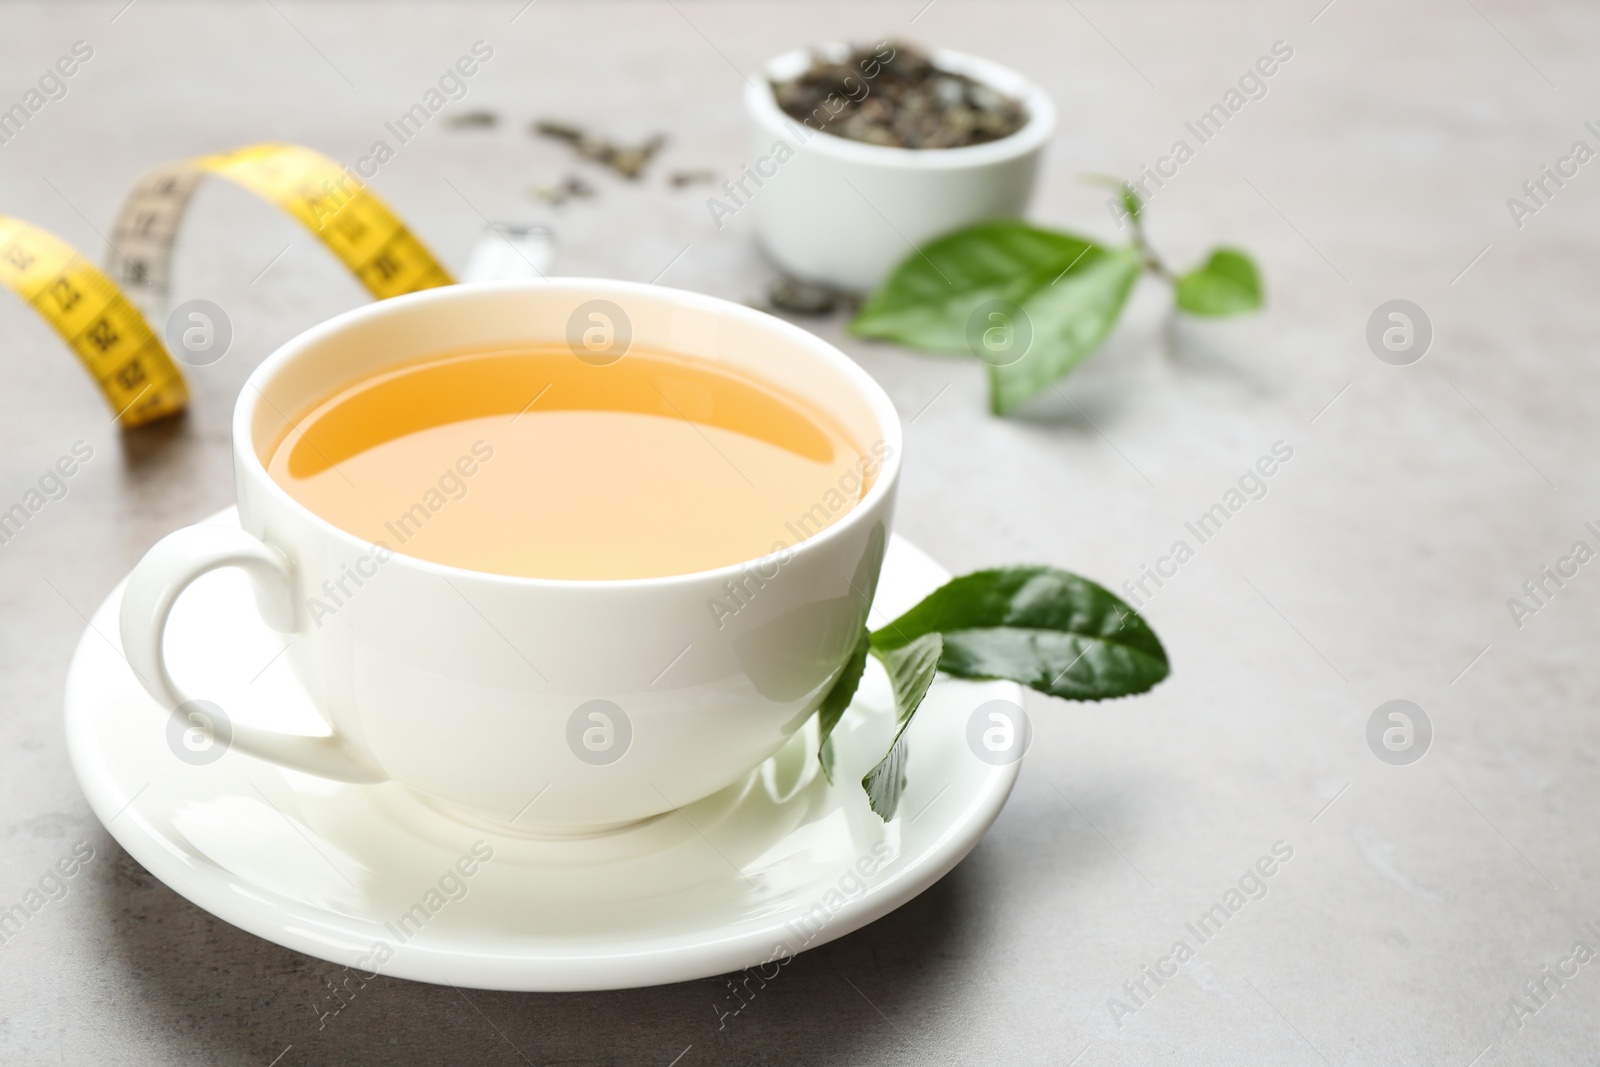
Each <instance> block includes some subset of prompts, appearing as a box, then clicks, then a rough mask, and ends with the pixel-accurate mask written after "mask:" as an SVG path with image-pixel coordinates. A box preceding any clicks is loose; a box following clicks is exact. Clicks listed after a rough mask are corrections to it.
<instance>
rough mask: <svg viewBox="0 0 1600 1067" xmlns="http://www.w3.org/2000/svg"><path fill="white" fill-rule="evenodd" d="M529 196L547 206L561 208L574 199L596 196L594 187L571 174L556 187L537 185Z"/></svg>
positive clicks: (530, 191)
mask: <svg viewBox="0 0 1600 1067" xmlns="http://www.w3.org/2000/svg"><path fill="white" fill-rule="evenodd" d="M528 195H529V196H531V197H533V198H534V199H535V200H543V201H544V202H545V203H547V204H551V205H553V206H557V207H559V206H560V205H562V204H565V203H566V202H567V201H568V200H572V199H575V198H577V199H587V198H588V197H591V196H593V195H594V186H592V185H590V184H589V183H588V182H586V181H584V180H583V179H582V178H580V177H578V176H577V175H576V174H569V175H567V176H566V177H565V178H563V179H561V181H559V182H557V183H556V184H555V185H535V186H533V187H532V188H531V189H529V190H528Z"/></svg>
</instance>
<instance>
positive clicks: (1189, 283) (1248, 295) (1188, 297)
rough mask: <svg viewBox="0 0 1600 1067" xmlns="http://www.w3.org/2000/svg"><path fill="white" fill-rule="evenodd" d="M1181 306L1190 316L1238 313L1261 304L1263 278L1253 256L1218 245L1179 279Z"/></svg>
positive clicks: (1178, 295)
mask: <svg viewBox="0 0 1600 1067" xmlns="http://www.w3.org/2000/svg"><path fill="white" fill-rule="evenodd" d="M1177 299H1178V307H1180V308H1182V309H1183V310H1184V311H1187V312H1189V313H1190V314H1191V315H1238V314H1241V313H1243V312H1246V311H1254V310H1256V309H1257V308H1259V307H1260V306H1261V277H1260V275H1258V274H1257V273H1256V265H1255V263H1254V262H1252V261H1251V259H1250V257H1249V256H1247V255H1246V254H1245V253H1243V252H1241V251H1239V250H1238V249H1236V248H1219V249H1217V250H1216V251H1214V252H1212V253H1211V258H1210V259H1208V260H1206V261H1205V263H1204V264H1203V265H1202V266H1199V267H1196V268H1195V269H1194V270H1192V271H1190V272H1189V273H1188V274H1185V275H1184V276H1183V277H1181V278H1179V279H1178V291H1177Z"/></svg>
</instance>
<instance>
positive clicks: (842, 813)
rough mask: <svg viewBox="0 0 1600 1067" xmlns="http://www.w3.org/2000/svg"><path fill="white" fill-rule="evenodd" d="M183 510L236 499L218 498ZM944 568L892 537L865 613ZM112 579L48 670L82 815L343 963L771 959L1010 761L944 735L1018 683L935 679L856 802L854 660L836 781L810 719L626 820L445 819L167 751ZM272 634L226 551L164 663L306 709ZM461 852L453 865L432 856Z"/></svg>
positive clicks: (915, 847) (296, 716) (197, 893)
mask: <svg viewBox="0 0 1600 1067" xmlns="http://www.w3.org/2000/svg"><path fill="white" fill-rule="evenodd" d="M207 521H210V522H230V523H231V522H237V517H236V515H235V513H234V512H233V510H232V509H229V510H228V511H226V512H223V513H221V514H219V515H217V516H215V517H213V518H212V519H210V520H207ZM948 578H949V575H948V574H947V573H946V572H945V571H944V570H942V569H941V568H940V567H939V566H938V564H936V563H934V562H933V561H932V560H931V559H929V558H928V557H927V556H926V555H924V554H923V553H922V552H921V551H919V550H918V549H916V548H914V547H912V546H911V545H910V544H908V543H906V542H905V541H903V540H901V539H900V538H898V537H897V538H895V539H894V540H893V541H892V542H891V544H890V547H889V552H888V557H887V560H886V561H885V563H884V568H883V577H882V580H881V582H880V585H879V589H878V595H877V600H876V602H875V604H874V610H873V616H872V621H873V624H874V625H882V624H883V622H884V621H885V620H886V619H890V618H894V617H896V616H897V615H899V614H900V613H901V612H903V611H904V610H906V609H907V608H909V607H911V606H912V605H913V604H914V603H916V602H917V601H918V600H920V599H921V598H922V597H923V596H925V595H927V594H928V593H929V592H931V591H932V590H933V589H935V588H936V587H937V586H939V585H940V584H941V583H943V582H944V581H946V580H947V579H948ZM121 598H122V587H121V586H120V585H119V586H118V587H117V589H115V590H114V591H113V592H112V594H111V596H110V597H108V598H107V599H106V601H105V603H103V604H101V605H100V608H99V610H98V611H96V612H95V615H94V619H93V621H92V622H91V624H90V628H89V630H88V631H86V632H85V634H84V636H83V639H82V641H80V642H79V645H78V649H77V652H76V653H75V655H74V657H73V661H72V668H71V670H70V672H69V674H68V677H67V690H66V726H67V745H68V748H69V750H70V752H71V756H72V765H73V768H74V770H75V771H76V772H77V775H78V782H79V784H80V785H81V786H82V787H83V791H84V794H85V795H86V796H87V797H88V799H89V803H90V805H91V806H92V807H93V808H94V811H95V814H96V815H98V816H99V818H100V821H101V822H103V823H105V825H106V828H107V829H108V830H110V832H111V834H112V836H114V837H115V838H116V839H117V841H118V842H120V843H121V845H122V846H123V847H124V848H125V849H127V850H128V852H129V853H130V854H132V856H133V857H134V858H135V859H136V860H138V861H139V862H140V863H141V864H143V865H144V866H145V868H146V869H148V870H149V871H150V872H151V873H152V874H154V875H155V876H156V877H157V878H159V879H161V880H162V881H163V882H165V883H166V884H167V885H168V886H170V887H172V888H173V889H174V890H176V891H177V892H178V893H180V894H182V895H183V896H185V897H187V898H188V899H189V900H191V901H193V902H194V903H195V904H197V905H199V906H200V907H202V908H204V909H205V910H207V911H209V912H211V913H212V914H213V915H216V916H218V917H219V918H221V919H225V920H227V921H228V922H230V923H233V924H234V925H236V926H239V927H241V928H243V929H245V930H248V931H250V932H251V933H253V934H256V935H258V936H260V937H264V938H266V939H267V940H269V941H274V942H276V943H278V944H280V945H285V946H287V947H289V948H292V949H296V950H298V951H300V952H305V953H308V954H310V955H312V956H317V957H320V958H322V959H325V960H331V961H332V962H334V963H339V964H344V965H347V966H352V967H359V968H360V969H361V971H362V973H363V974H366V973H368V972H369V971H373V970H376V971H381V972H382V973H384V974H387V975H393V976H398V977H402V978H411V979H416V980H418V981H424V982H438V983H445V984H451V985H461V986H468V987H476V988H482V989H507V990H537V991H568V990H592V989H617V988H626V987H631V986H645V985H656V984H659V983H664V982H677V981H685V980H688V979H694V978H703V977H707V976H711V975H717V974H723V973H727V972H730V971H736V970H740V969H743V968H748V967H754V966H758V965H762V964H766V965H768V967H769V968H770V967H776V966H781V961H783V960H784V959H786V958H787V957H789V956H792V955H793V954H794V953H796V952H798V951H800V950H802V949H804V948H810V947H814V946H816V945H820V944H822V943H824V942H826V941H830V940H832V939H834V938H836V937H839V936H841V935H843V934H847V933H849V932H850V931H852V930H856V929H858V928H860V927H862V926H864V925H866V924H867V923H869V922H872V921H873V920H874V919H877V918H879V917H880V916H882V915H885V914H887V913H888V912H890V911H892V910H893V909H895V908H897V907H899V906H900V905H901V904H904V903H905V902H906V901H908V900H910V899H911V898H912V897H914V896H916V895H917V894H918V893H920V892H922V891H923V890H924V889H926V888H928V887H929V886H930V885H932V884H933V883H934V882H936V881H937V880H938V879H939V878H941V877H942V876H943V875H944V874H945V873H946V872H948V871H949V870H950V869H951V868H952V867H954V866H955V865H956V864H957V863H958V862H960V860H961V858H962V857H963V856H965V855H966V854H967V853H968V852H969V851H970V850H971V849H972V847H973V846H974V845H976V844H977V843H978V839H979V838H980V837H982V836H983V833H984V831H986V830H987V829H988V828H989V825H990V824H991V823H992V822H993V821H994V819H995V817H996V816H997V815H998V814H999V813H1000V809H1001V807H1002V806H1003V805H1004V804H1005V801H1006V797H1007V796H1008V795H1009V794H1010V792H1011V786H1012V783H1013V782H1014V781H1015V780H1016V775H1017V765H1016V764H1012V765H1010V766H998V767H997V766H992V765H990V764H988V763H985V762H983V761H981V760H979V759H978V758H977V757H976V756H975V755H974V754H973V753H972V751H971V750H969V748H968V746H967V741H966V734H967V720H968V718H969V717H970V716H971V714H972V712H973V710H974V709H975V708H976V707H977V706H978V705H980V704H982V703H984V702H985V701H989V700H996V699H1005V700H1010V701H1013V702H1015V703H1017V704H1020V703H1021V702H1022V694H1021V690H1020V687H1018V686H1016V685H1013V684H1011V683H1009V682H982V683H978V682H963V681H958V680H956V679H952V678H945V677H941V678H940V679H939V680H938V681H936V682H935V683H934V685H933V688H932V689H930V690H929V692H928V697H927V700H926V702H925V703H924V704H923V706H922V710H921V711H920V712H919V713H918V715H917V718H916V721H915V722H914V723H913V724H912V726H911V728H910V731H909V734H908V736H909V741H910V759H909V763H908V767H907V776H908V779H909V784H908V787H907V789H906V793H905V796H904V797H903V798H902V800H901V803H900V808H899V813H898V815H897V816H896V818H895V819H893V820H892V821H891V822H889V823H888V824H884V823H882V822H880V821H879V820H878V818H877V817H876V816H875V815H873V814H872V813H871V811H870V810H869V809H868V808H867V802H866V796H865V794H864V793H863V792H862V790H861V787H860V785H859V779H860V777H861V775H862V774H864V773H865V772H866V771H867V770H868V768H869V767H870V766H871V765H872V763H873V762H874V761H875V760H876V759H877V758H879V757H880V756H882V754H883V752H884V750H885V749H886V748H887V746H888V741H889V731H890V725H891V718H892V713H891V710H890V708H891V701H890V695H889V689H888V681H887V679H886V678H885V677H884V675H883V672H882V670H881V669H880V668H879V666H878V664H877V663H876V661H869V667H868V672H867V675H866V678H865V679H864V680H863V682H862V685H861V689H860V691H859V693H858V694H857V697H856V701H855V705H854V707H853V708H852V709H851V711H850V712H849V713H848V714H847V715H846V716H845V717H844V719H843V721H842V722H841V723H840V726H839V728H838V730H837V732H836V733H835V734H834V737H835V738H836V739H837V740H836V742H835V745H836V750H837V753H838V759H839V774H838V784H837V785H832V786H830V785H829V784H828V782H827V781H826V779H825V778H823V777H822V775H821V773H820V771H819V769H818V767H817V761H816V757H815V751H816V735H815V723H814V722H813V723H812V725H811V726H809V727H808V728H807V729H806V730H804V731H802V732H801V734H799V735H797V736H796V738H795V739H794V740H793V741H792V742H791V743H790V744H789V745H787V746H786V747H785V748H784V749H783V750H781V751H780V752H779V753H778V754H777V755H775V756H773V757H772V758H771V759H770V760H768V761H767V762H766V763H764V764H762V765H761V766H760V767H759V768H757V769H756V770H755V771H754V772H752V773H751V775H750V776H749V777H748V778H747V779H746V780H745V781H744V782H743V783H741V784H739V785H736V786H733V787H730V788H729V789H727V790H724V791H723V792H721V793H718V794H717V795H715V796H712V797H709V798H707V799H705V800H702V801H700V802H698V803H696V804H693V805H690V806H689V807H686V808H684V809H682V810H681V811H679V812H675V813H671V814H668V815H666V816H662V817H660V818H658V819H655V820H653V821H650V822H649V823H647V824H645V825H642V826H637V827H634V828H632V829H629V830H625V831H622V832H619V833H615V834H612V835H609V836H605V837H595V838H586V839H579V840H564V841H551V840H537V839H528V838H519V837H512V836H504V835H500V834H496V833H494V832H492V831H487V830H480V829H477V828H474V827H471V826H467V825H465V824H463V823H460V822H456V821H453V820H451V819H450V818H448V817H446V816H444V815H442V814H440V813H439V812H437V811H435V810H434V809H433V808H431V807H428V806H426V805H425V804H423V803H422V802H421V801H419V800H418V799H417V798H416V797H415V795H414V794H412V793H411V792H410V791H408V790H407V789H405V788H404V787H401V786H398V785H396V784H394V783H384V784H381V785H367V786H361V785H346V784H342V783H338V782H330V781H324V780H322V779H319V778H312V777H308V776H307V775H304V774H300V773H298V772H296V771H289V770H284V769H282V768H279V767H276V766H273V765H271V764H268V763H263V762H261V761H259V760H256V759H253V758H251V757H249V756H245V755H243V754H242V753H239V752H234V751H228V752H225V753H224V754H223V755H222V756H221V758H220V759H217V760H215V761H214V762H212V763H209V764H206V765H200V766H197V765H193V764H191V763H189V762H185V761H183V760H180V759H179V758H178V757H177V755H176V754H175V750H174V749H173V748H171V747H169V742H168V736H167V732H168V723H169V719H168V716H167V715H166V714H165V713H164V712H163V711H162V710H161V708H160V707H159V706H158V705H157V704H156V703H155V701H153V700H152V699H151V698H150V697H149V696H147V695H146V694H145V692H144V690H143V689H142V688H140V686H139V685H138V684H137V682H136V681H135V680H134V677H133V674H132V671H131V670H130V669H129V668H128V666H127V664H126V663H125V662H124V661H123V659H122V654H121V649H120V647H119V642H118V637H117V612H118V607H119V604H120V602H121ZM282 647H283V641H282V638H280V637H279V636H277V635H276V634H274V633H273V632H272V631H270V630H268V629H267V628H266V627H265V626H264V625H263V624H261V623H260V622H259V621H258V619H257V617H256V615H255V611H254V607H253V604H252V602H251V598H250V595H249V590H248V587H247V586H246V585H245V580H244V578H243V576H242V575H240V574H238V573H236V572H231V571H222V572H217V573H214V574H211V575H208V576H206V577H204V578H202V579H201V580H200V581H198V582H196V583H195V585H194V586H193V587H191V589H190V590H189V592H187V593H186V594H184V596H183V597H182V598H181V599H180V600H179V602H178V606H177V608H176V610H175V611H174V612H173V615H172V621H171V623H170V625H169V629H168V640H167V648H168V650H169V656H170V657H171V662H172V667H173V674H174V675H175V676H176V677H177V678H178V679H179V680H180V682H182V683H185V684H186V687H187V688H188V689H189V691H190V692H202V693H206V694H207V695H208V697H210V699H213V700H214V701H215V702H216V703H217V704H219V705H221V706H222V707H223V708H225V709H226V710H227V712H228V714H229V715H230V716H231V717H232V718H233V720H234V721H236V722H273V723H275V724H277V725H278V726H279V727H280V728H284V727H287V728H290V729H301V730H304V731H305V732H308V733H315V732H321V727H320V725H319V724H320V720H319V719H318V718H317V717H316V714H315V712H314V710H313V709H312V708H311V707H310V705H309V703H308V701H307V699H306V697H305V694H304V693H303V692H302V691H301V690H300V688H299V685H298V683H296V682H295V680H294V678H293V675H292V672H291V671H290V670H289V669H288V666H287V664H286V662H285V661H284V660H283V659H274V657H275V656H276V654H277V653H278V651H279V650H280V649H281V648H282ZM258 675H259V676H258ZM256 676H258V677H256ZM252 677H255V680H254V681H253V682H251V681H249V679H251V678H252ZM863 712H864V713H865V714H863ZM178 747H179V749H182V745H181V744H179V746H178ZM184 751H187V750H184ZM480 842H481V844H480ZM475 845H476V847H477V852H478V856H477V857H475V856H474V855H473V848H474V846H475ZM486 851H492V858H491V859H489V860H488V861H486V862H484V861H481V859H480V857H481V856H482V854H483V853H484V852H486ZM463 857H466V858H467V862H464V863H463V864H462V865H461V866H462V868H463V869H470V870H471V871H472V872H473V873H472V875H471V876H470V877H466V876H464V875H462V874H461V873H460V872H459V871H458V870H457V868H456V865H457V862H458V860H461V859H462V858H463ZM885 857H887V858H885ZM863 870H865V871H870V873H869V874H867V875H866V876H862V874H861V873H860V872H861V871H863ZM452 897H455V898H456V899H451V898H452ZM408 913H409V914H410V915H411V916H412V918H411V919H409V920H407V921H406V922H405V923H404V925H402V924H401V919H402V917H403V916H405V915H407V914H408ZM385 956H387V957H388V958H385ZM769 977H770V974H769Z"/></svg>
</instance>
